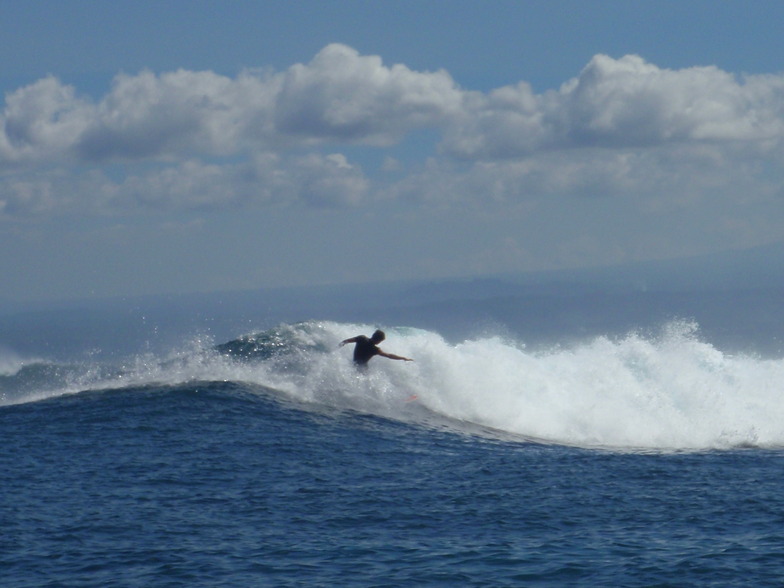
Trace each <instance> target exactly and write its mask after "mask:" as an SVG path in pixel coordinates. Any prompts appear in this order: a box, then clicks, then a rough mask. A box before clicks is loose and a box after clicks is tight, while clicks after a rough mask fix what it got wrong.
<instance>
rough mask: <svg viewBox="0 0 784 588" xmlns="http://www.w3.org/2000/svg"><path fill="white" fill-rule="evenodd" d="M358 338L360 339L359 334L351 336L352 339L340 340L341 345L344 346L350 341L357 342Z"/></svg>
mask: <svg viewBox="0 0 784 588" xmlns="http://www.w3.org/2000/svg"><path fill="white" fill-rule="evenodd" d="M357 339H359V336H356V337H351V339H344V340H343V341H341V342H340V346H341V347H343V346H344V345H347V344H348V343H356V342H357Z"/></svg>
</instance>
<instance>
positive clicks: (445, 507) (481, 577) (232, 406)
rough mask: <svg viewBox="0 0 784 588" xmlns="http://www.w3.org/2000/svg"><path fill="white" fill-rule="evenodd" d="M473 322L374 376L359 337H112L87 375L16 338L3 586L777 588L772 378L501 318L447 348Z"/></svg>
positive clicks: (500, 302)
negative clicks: (355, 348) (358, 351)
mask: <svg viewBox="0 0 784 588" xmlns="http://www.w3.org/2000/svg"><path fill="white" fill-rule="evenodd" d="M484 300H485V301H484V303H483V304H485V306H486V307H487V308H493V309H496V310H498V309H502V310H503V312H508V309H509V308H510V306H511V304H510V300H509V299H508V298H507V297H503V298H487V299H484ZM774 301H775V297H774ZM466 304H469V303H460V304H451V305H449V304H446V305H445V306H444V307H442V308H441V309H440V314H439V317H440V320H441V321H442V326H441V327H438V328H436V327H432V326H431V325H425V322H426V321H418V324H417V322H414V323H413V326H410V325H411V323H409V326H400V325H401V324H404V323H397V325H396V324H383V325H380V326H383V327H384V328H385V329H386V331H387V341H385V343H384V344H383V345H382V347H383V348H384V349H386V350H388V351H391V352H393V353H397V354H401V355H405V356H409V357H413V358H414V359H415V362H412V363H408V362H396V361H389V360H385V359H383V358H376V359H374V360H373V361H372V362H371V366H370V369H369V370H368V371H367V372H358V371H357V370H356V369H355V368H354V367H353V366H352V365H351V362H350V356H351V350H350V348H348V347H346V348H339V347H338V343H339V342H340V341H341V340H342V339H344V338H346V337H350V336H354V335H357V334H361V333H365V334H369V333H370V332H372V330H373V329H374V328H375V327H376V326H378V325H376V324H375V323H370V322H351V321H346V320H334V319H333V320H314V319H308V320H305V321H295V320H284V321H279V322H275V323H274V324H271V325H264V326H263V327H262V328H259V329H254V328H251V329H250V330H248V331H238V332H235V334H234V336H229V337H223V338H221V335H222V334H223V333H222V332H221V328H218V326H217V325H215V324H212V328H210V329H204V328H200V329H199V330H198V332H194V333H191V334H190V335H188V336H181V337H180V338H178V337H176V336H171V337H168V336H167V337H163V338H161V337H160V334H159V333H157V332H158V331H159V330H160V328H159V327H160V326H159V325H156V326H155V328H154V329H153V328H151V329H150V331H149V332H148V333H147V335H146V336H147V337H148V338H149V340H145V336H141V338H139V341H141V342H142V344H140V345H138V346H137V348H136V349H135V350H133V351H130V352H129V351H127V350H126V349H124V347H126V346H127V345H128V339H129V338H132V337H131V329H124V330H123V329H119V330H118V327H117V325H118V324H120V325H126V324H129V322H133V321H128V320H127V317H125V318H122V320H118V321H115V323H114V324H112V323H111V321H108V320H107V321H106V324H105V328H106V331H107V332H106V333H104V336H103V339H102V340H104V341H112V340H116V341H117V345H116V346H115V348H114V349H97V348H95V346H94V345H95V343H96V341H97V339H94V338H92V337H89V336H87V335H86V333H88V332H89V331H91V330H96V329H97V330H98V331H101V328H100V321H99V322H98V323H89V321H88V323H89V324H87V325H86V326H85V327H84V328H83V329H82V330H81V331H80V327H79V326H78V325H76V326H75V324H74V322H73V321H72V320H71V318H72V315H70V314H69V320H68V321H66V322H67V324H68V325H69V328H70V329H71V332H70V335H71V337H70V338H68V337H62V336H58V337H55V336H54V335H52V336H49V337H42V335H41V333H42V331H41V328H42V327H41V326H40V325H38V326H36V328H35V329H33V328H32V326H31V327H30V328H31V334H33V331H35V333H34V337H33V340H35V341H37V343H36V345H33V346H32V347H35V346H38V347H39V348H40V353H38V354H36V353H35V352H34V351H31V349H30V347H31V346H28V347H25V346H24V345H23V344H22V339H21V338H16V339H13V340H11V339H12V338H11V337H9V338H8V339H9V341H10V342H5V343H3V348H2V353H0V434H2V439H3V442H2V451H0V494H1V495H2V500H0V505H2V506H0V529H2V532H1V533H0V580H1V581H0V583H2V585H7V586H105V585H116V586H337V585H340V586H773V585H780V584H781V583H782V581H784V532H783V531H782V529H784V525H783V524H782V523H784V499H783V498H782V486H783V485H784V484H783V483H782V480H783V479H784V459H783V458H784V402H782V401H781V396H782V382H784V360H782V359H781V357H779V356H778V355H777V353H776V352H775V350H773V351H771V350H770V345H763V347H766V349H767V350H768V351H767V352H766V353H761V352H760V351H759V350H753V349H748V350H747V351H744V350H743V349H740V350H738V349H737V348H733V349H731V350H730V347H731V346H725V345H718V344H717V343H715V342H714V341H711V340H710V339H709V338H708V337H706V335H705V333H704V331H703V329H702V328H701V324H700V323H699V322H698V320H699V318H700V317H685V318H672V319H671V320H665V321H663V322H660V323H658V324H657V325H655V326H653V327H651V328H648V327H645V328H643V327H641V328H639V329H626V328H625V327H624V328H623V329H621V330H619V331H618V332H614V333H610V332H609V331H610V329H604V331H607V332H606V333H603V332H602V330H603V329H602V328H599V329H597V331H596V332H585V329H583V332H580V333H578V332H575V331H569V330H568V329H564V330H563V331H562V332H561V334H560V336H559V333H558V332H555V333H554V332H553V331H552V330H549V331H547V332H546V333H545V331H543V330H540V331H539V332H538V339H537V337H535V336H533V335H530V333H529V336H526V333H525V330H524V329H521V328H520V327H519V326H515V325H519V321H518V322H516V321H515V317H514V316H509V321H508V323H507V324H506V325H502V324H499V321H498V320H496V319H497V316H498V314H499V313H496V315H495V316H496V319H494V320H493V321H482V322H481V324H479V323H477V324H476V325H475V326H476V328H475V329H474V333H473V334H471V335H470V336H464V334H463V333H461V334H459V335H456V334H455V333H458V332H459V331H464V330H465V329H458V328H456V326H455V325H457V323H458V322H459V318H460V317H462V318H463V319H465V313H464V310H465V308H466ZM470 304H471V305H473V307H476V306H477V304H479V303H470ZM570 308H571V307H570ZM450 309H451V310H450ZM310 310H312V309H308V311H310ZM561 310H563V309H561ZM521 312H522V311H521ZM55 314H56V313H55ZM63 314H65V311H63ZM324 314H331V315H333V316H337V315H338V314H339V313H337V312H334V311H327V310H325V311H324ZM406 314H407V315H408V316H409V317H417V316H420V315H419V314H418V313H417V312H413V311H410V312H402V313H401V314H400V315H398V318H400V317H401V316H405V315H406ZM19 316H21V317H22V319H20V318H19ZM46 316H47V317H48V318H49V319H51V317H52V315H51V314H47V315H46ZM431 316H433V315H431ZM33 318H34V316H33V315H31V314H24V315H18V316H17V317H16V318H14V320H13V321H10V320H7V321H6V322H5V323H4V324H5V325H6V326H7V325H11V324H13V325H15V326H14V328H15V329H16V332H24V321H25V320H28V321H31V322H32V321H33ZM518 318H519V317H518ZM23 319H24V320H23ZM39 319H40V316H39ZM145 320H149V319H145ZM243 320H244V319H243ZM268 320H270V319H268ZM239 322H240V323H241V322H242V321H239ZM261 322H263V321H261ZM639 322H640V323H642V322H643V321H642V320H641V321H639ZM709 322H710V321H709ZM529 323H530V324H533V322H532V321H529ZM207 324H209V323H207ZM228 324H229V323H227V322H224V325H223V327H226V325H228ZM582 324H584V325H586V324H589V322H588V321H584V322H583V323H582ZM231 325H232V327H231V328H237V323H236V322H235V323H231ZM510 325H512V327H510ZM605 326H606V325H605ZM88 327H89V329H88ZM450 327H452V328H450ZM226 328H228V327H226ZM711 328H713V331H711ZM531 330H532V331H533V327H532V329H531ZM728 330H729V331H731V330H732V329H731V328H730V326H728V325H727V324H723V325H719V324H718V323H716V324H713V325H708V331H709V332H716V333H721V332H725V333H726V332H727V331H728ZM54 331H56V329H54V330H53V331H52V332H54ZM109 331H111V334H109ZM174 331H175V329H172V333H174ZM219 332H220V335H217V338H216V333H219ZM79 333H81V335H82V336H83V337H85V339H84V340H83V341H82V343H81V344H80V345H74V343H73V341H74V340H76V339H78V337H76V336H75V335H78V334H79ZM153 333H155V335H154V334H153ZM446 333H450V334H449V335H447V334H446ZM156 336H158V339H155V337H156ZM760 336H762V335H760ZM162 340H165V342H166V343H165V344H162V343H161V341H162ZM41 341H46V342H48V344H47V345H42V344H41V343H40V342H41ZM53 341H57V342H58V344H57V345H53V344H52V342H53ZM65 341H69V343H68V345H70V346H71V347H72V349H70V352H69V353H60V352H61V351H63V349H62V347H63V346H64V345H65V343H64V342H65ZM156 341H157V343H156ZM746 341H747V337H745V336H744V338H743V342H744V344H745V342H746ZM736 347H737V346H736ZM19 349H24V350H23V351H19ZM120 349H123V351H122V352H120V351H119V350H120Z"/></svg>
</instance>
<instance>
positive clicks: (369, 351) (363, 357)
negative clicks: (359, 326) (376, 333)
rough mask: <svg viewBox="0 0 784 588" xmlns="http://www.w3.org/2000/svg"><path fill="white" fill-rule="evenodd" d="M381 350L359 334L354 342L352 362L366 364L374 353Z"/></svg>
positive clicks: (376, 353)
mask: <svg viewBox="0 0 784 588" xmlns="http://www.w3.org/2000/svg"><path fill="white" fill-rule="evenodd" d="M379 351H381V350H380V349H379V348H378V347H376V344H375V343H373V341H371V340H370V339H369V338H367V337H365V335H360V336H359V337H357V340H356V342H355V344H354V363H355V364H357V365H362V366H364V365H367V362H369V361H370V360H371V358H372V357H373V356H374V355H378V352H379Z"/></svg>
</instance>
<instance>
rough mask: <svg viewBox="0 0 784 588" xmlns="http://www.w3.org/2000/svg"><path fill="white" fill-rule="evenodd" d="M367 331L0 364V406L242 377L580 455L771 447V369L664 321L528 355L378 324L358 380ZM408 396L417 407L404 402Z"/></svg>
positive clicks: (322, 325)
mask: <svg viewBox="0 0 784 588" xmlns="http://www.w3.org/2000/svg"><path fill="white" fill-rule="evenodd" d="M374 328H375V327H372V326H369V325H359V324H346V323H335V322H319V321H309V322H303V323H296V324H282V325H280V326H278V327H276V328H274V329H270V330H268V331H264V332H262V333H258V334H253V335H247V336H243V337H240V338H238V339H235V340H233V341H229V342H226V343H223V344H220V345H215V344H214V343H213V342H211V341H206V340H196V341H193V342H191V343H190V344H189V345H188V346H186V347H185V348H183V349H180V350H178V351H177V352H176V353H172V354H170V355H169V356H167V357H158V356H151V355H147V356H138V357H136V358H134V359H133V360H132V361H129V362H125V363H122V364H120V365H104V364H98V363H90V362H84V363H81V364H69V365H60V364H53V363H46V362H42V361H35V362H24V361H21V360H19V359H18V358H6V359H5V360H0V367H2V370H0V403H2V404H15V403H21V402H29V401H33V400H40V399H44V398H47V397H51V396H56V395H61V394H65V393H75V392H80V391H84V390H103V389H106V390H111V389H117V388H126V387H129V386H140V385H143V386H148V385H151V384H161V385H171V384H180V383H187V382H189V381H227V382H229V381H230V382H239V383H242V382H245V383H249V384H253V385H258V386H263V387H264V388H265V389H266V388H271V389H273V390H274V391H275V393H276V394H278V395H279V396H280V398H281V399H282V400H291V401H296V402H298V403H302V405H303V406H304V407H311V409H313V410H317V409H318V407H329V408H330V409H339V410H353V411H359V412H362V413H368V414H374V415H378V416H383V417H385V418H392V419H398V420H404V421H407V422H415V423H421V424H423V425H433V424H434V423H438V424H439V425H446V426H450V427H453V428H457V429H463V430H465V431H467V432H474V431H476V430H478V429H481V430H482V432H483V434H489V435H494V434H497V435H499V436H514V437H520V438H523V439H535V440H539V441H542V442H547V443H556V444H564V445H570V446H579V447H599V448H611V449H632V450H646V449H651V450H703V449H713V448H733V447H781V446H784V424H782V423H784V403H782V402H780V395H781V386H782V384H781V382H783V381H784V360H771V359H761V358H758V357H754V356H747V355H728V354H725V353H723V352H721V351H719V350H718V349H716V348H715V347H714V346H712V345H711V344H710V343H707V342H705V341H703V340H701V339H700V337H699V336H698V330H697V327H696V325H694V324H692V323H684V322H675V323H671V324H669V325H667V326H666V327H665V328H663V329H662V330H661V332H660V333H658V334H656V335H653V336H651V335H642V334H638V333H631V334H628V335H626V336H625V337H622V338H618V339H610V338H606V337H598V338H595V339H593V340H590V341H587V342H584V343H580V344H575V345H571V346H563V347H555V348H550V349H546V350H541V349H540V350H529V349H527V348H526V346H525V345H523V344H522V343H521V342H519V341H515V340H510V339H508V338H503V337H485V338H477V339H472V340H466V341H463V342H461V343H458V344H455V343H450V342H448V341H446V340H445V339H444V338H443V337H442V336H440V335H439V334H438V333H435V332H432V331H426V330H421V329H415V328H387V329H386V332H387V340H386V341H385V342H384V343H383V344H382V345H381V347H382V348H383V349H385V350H386V351H389V352H392V353H396V354H400V355H404V356H407V357H412V358H414V359H415V362H400V361H390V360H387V359H385V358H375V359H373V360H372V361H371V363H370V368H369V369H368V370H366V371H364V372H360V371H358V370H357V369H356V368H355V367H354V366H353V365H352V362H351V346H350V345H349V346H346V347H344V348H339V342H340V341H341V340H343V339H345V338H348V337H352V336H355V335H358V334H368V335H369V334H370V333H371V332H372V331H373V329H374ZM414 398H416V400H414Z"/></svg>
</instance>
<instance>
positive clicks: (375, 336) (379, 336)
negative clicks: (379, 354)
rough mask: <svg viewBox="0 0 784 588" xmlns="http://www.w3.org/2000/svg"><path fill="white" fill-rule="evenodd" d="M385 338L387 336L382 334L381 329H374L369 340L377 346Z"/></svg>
mask: <svg viewBox="0 0 784 588" xmlns="http://www.w3.org/2000/svg"><path fill="white" fill-rule="evenodd" d="M386 338H387V336H386V335H385V334H384V331H382V330H381V329H376V332H375V333H373V335H371V337H370V340H371V341H373V343H375V344H379V343H381V342H382V341H383V340H384V339H386Z"/></svg>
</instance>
